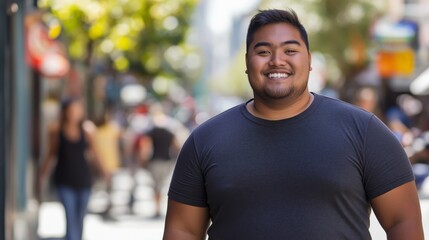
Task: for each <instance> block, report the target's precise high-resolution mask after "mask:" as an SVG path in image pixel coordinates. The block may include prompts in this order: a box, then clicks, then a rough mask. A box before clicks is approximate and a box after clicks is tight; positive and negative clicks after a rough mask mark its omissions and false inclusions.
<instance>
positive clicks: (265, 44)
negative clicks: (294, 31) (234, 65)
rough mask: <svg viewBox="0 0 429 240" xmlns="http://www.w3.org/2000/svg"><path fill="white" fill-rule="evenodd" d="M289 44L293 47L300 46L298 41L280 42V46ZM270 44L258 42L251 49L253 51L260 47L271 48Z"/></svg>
mask: <svg viewBox="0 0 429 240" xmlns="http://www.w3.org/2000/svg"><path fill="white" fill-rule="evenodd" d="M289 44H295V45H298V46H301V43H300V42H298V41H296V40H288V41H284V42H282V43H281V44H280V45H282V46H283V45H289ZM271 45H272V44H271V43H269V42H258V43H256V44H255V46H254V47H253V49H255V48H258V47H261V46H268V47H269V46H271Z"/></svg>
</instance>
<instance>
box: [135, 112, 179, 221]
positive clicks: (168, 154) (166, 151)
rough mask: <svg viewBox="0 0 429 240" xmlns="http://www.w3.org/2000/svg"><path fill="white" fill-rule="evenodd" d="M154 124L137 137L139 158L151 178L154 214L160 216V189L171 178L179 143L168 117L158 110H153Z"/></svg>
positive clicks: (156, 216) (155, 216)
mask: <svg viewBox="0 0 429 240" xmlns="http://www.w3.org/2000/svg"><path fill="white" fill-rule="evenodd" d="M152 115H153V124H154V126H153V127H152V129H150V130H149V131H148V132H146V133H145V134H143V135H142V136H141V137H140V139H139V147H138V149H139V158H140V162H141V164H142V165H143V166H145V167H146V168H147V170H148V171H149V172H150V174H151V176H152V179H153V190H154V198H155V199H154V200H155V214H154V216H153V218H159V217H161V199H162V192H163V191H162V190H163V188H164V186H166V185H167V183H168V182H169V180H170V179H171V174H172V172H173V168H174V165H175V162H176V161H175V158H176V155H177V153H178V151H179V144H178V142H177V139H176V137H175V135H174V134H173V133H172V132H171V130H169V126H168V124H169V123H170V121H169V118H168V117H167V116H166V114H165V113H163V112H162V111H160V110H157V111H154V112H153V114H152Z"/></svg>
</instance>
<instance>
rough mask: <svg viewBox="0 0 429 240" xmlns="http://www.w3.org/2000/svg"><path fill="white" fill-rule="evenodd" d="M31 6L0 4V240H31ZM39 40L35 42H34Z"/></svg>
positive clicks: (36, 101)
mask: <svg viewBox="0 0 429 240" xmlns="http://www.w3.org/2000/svg"><path fill="white" fill-rule="evenodd" d="M35 4H36V2H35V1H33V0H6V1H1V2H0V57H1V60H0V80H1V86H0V91H1V93H0V96H1V100H0V136H1V140H0V214H1V220H0V239H8V240H9V239H23V240H24V239H28V240H31V239H36V238H37V234H36V229H37V217H38V216H37V208H38V204H37V196H36V190H35V189H36V186H35V183H36V181H35V179H36V176H35V175H36V169H37V164H38V160H39V157H40V156H39V155H40V149H41V148H40V102H41V101H40V97H41V95H40V87H41V81H40V75H39V73H38V72H37V70H36V69H35V68H32V67H30V65H29V64H28V57H29V56H28V49H27V45H28V43H29V42H31V43H38V41H39V39H38V38H39V37H37V38H34V36H33V39H28V33H27V32H26V21H27V20H28V16H29V15H31V14H32V13H33V12H34V11H35ZM40 38H41V37H40Z"/></svg>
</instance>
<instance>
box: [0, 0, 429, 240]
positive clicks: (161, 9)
mask: <svg viewBox="0 0 429 240" xmlns="http://www.w3.org/2000/svg"><path fill="white" fill-rule="evenodd" d="M286 7H288V8H292V9H294V10H295V11H296V12H297V13H298V16H300V19H301V21H302V22H303V24H304V26H306V28H307V31H308V33H309V38H310V50H311V52H312V55H313V63H312V66H313V71H312V72H311V75H310V81H309V85H310V90H311V91H313V92H316V93H319V94H323V95H326V96H329V97H333V98H338V99H342V100H344V101H347V102H350V103H352V104H355V105H357V106H359V107H362V108H364V109H366V110H367V111H371V112H373V113H375V114H376V115H377V116H378V117H379V118H380V119H382V120H383V121H384V122H385V123H386V125H387V126H388V127H389V128H390V129H391V130H392V132H393V133H394V134H395V135H396V136H397V138H398V140H400V141H401V143H402V145H403V147H404V149H405V151H406V152H407V154H408V156H409V158H410V161H411V163H412V164H413V169H414V171H415V175H416V183H417V186H418V188H419V194H420V197H421V203H422V211H423V213H424V220H425V230H426V229H427V230H428V231H429V225H428V224H429V220H428V219H427V218H426V215H427V214H429V206H428V202H426V201H427V200H426V198H427V196H429V182H428V181H425V180H426V177H427V176H428V175H429V167H428V166H429V165H428V164H429V0H380V1H373V0H350V1H341V0H278V1H276V0H234V1H228V0H174V1H173V0H138V1H131V0H103V1H99V0H80V1H72V0H3V1H0V80H1V82H0V84H1V86H0V96H1V99H0V215H1V216H2V218H1V219H0V239H7V240H9V239H10V240H12V239H16V240H21V239H23V240H33V239H61V238H62V237H63V235H64V233H65V220H64V211H63V209H62V205H61V204H59V202H58V197H57V194H56V190H55V188H54V187H52V181H50V183H48V186H47V187H46V188H45V189H44V190H40V189H39V188H37V186H36V185H37V184H36V183H37V178H38V172H39V166H40V164H41V162H42V160H43V159H44V158H45V156H46V154H47V149H48V142H49V139H48V138H49V136H48V129H49V126H50V124H52V123H53V122H55V121H57V120H58V118H59V109H60V103H61V101H62V99H64V98H65V97H80V98H83V99H84V105H85V112H86V118H87V119H88V120H90V121H92V122H94V123H96V126H97V128H98V129H100V128H101V127H100V126H101V124H98V123H100V119H104V117H105V116H106V115H108V116H109V120H108V121H109V122H112V123H114V124H115V126H116V128H117V129H119V130H118V131H119V134H118V139H117V140H118V141H117V147H118V152H119V153H118V159H117V162H118V164H117V165H118V166H117V167H116V168H115V171H114V173H113V174H112V183H111V185H110V186H106V183H104V182H103V181H102V180H100V179H96V181H95V182H94V185H93V188H92V193H91V197H90V201H89V206H88V215H87V217H86V219H85V228H84V239H86V240H95V239H161V236H162V228H163V224H164V222H163V216H164V214H165V204H166V198H165V190H166V188H167V187H168V186H165V187H164V188H163V190H162V192H161V200H160V203H161V206H160V213H159V214H157V210H156V209H157V207H156V200H154V196H155V193H154V189H153V184H154V179H153V178H152V175H151V171H150V170H149V169H148V168H147V167H145V166H144V164H139V161H140V160H139V159H140V158H141V156H140V154H142V152H145V151H144V148H145V146H146V145H145V144H144V139H145V138H144V137H145V136H146V135H147V133H148V132H149V131H150V130H151V129H152V128H154V126H155V125H156V116H158V115H159V113H160V112H161V113H162V114H163V116H164V118H165V119H168V121H167V122H168V124H167V125H168V126H167V125H166V127H165V128H166V129H168V130H169V131H170V132H171V133H172V134H173V135H174V137H175V138H176V139H177V142H178V144H179V145H180V144H181V143H183V141H184V140H185V139H186V137H187V136H188V134H189V132H190V131H192V129H193V128H195V127H196V126H198V125H199V124H201V123H202V122H204V121H205V120H207V119H208V118H210V117H211V116H213V115H215V114H218V113H220V112H222V111H224V110H226V109H228V108H230V107H232V106H234V105H236V104H239V103H242V102H243V101H245V100H246V99H249V98H250V97H251V89H250V87H249V85H248V82H247V78H246V75H245V74H244V70H245V61H244V54H245V44H244V43H245V37H246V36H245V35H246V30H247V26H248V23H249V21H250V18H251V16H253V14H254V13H255V12H256V11H257V10H258V9H267V8H286ZM142 149H143V150H142ZM101 151H103V150H101ZM136 163H137V164H136ZM77 177H79V176H77ZM165 185H168V183H167V184H165ZM107 208H109V213H108V214H107V215H106V211H105V210H106V209H107ZM154 214H155V217H154ZM372 219H373V218H372ZM374 226H375V227H372V230H371V231H373V233H374V235H373V238H374V239H385V236H384V235H383V233H382V231H381V230H380V228H379V226H378V227H377V223H374ZM374 236H375V237H374Z"/></svg>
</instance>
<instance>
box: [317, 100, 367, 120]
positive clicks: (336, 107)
mask: <svg viewBox="0 0 429 240" xmlns="http://www.w3.org/2000/svg"><path fill="white" fill-rule="evenodd" d="M319 97H320V98H321V99H322V100H321V102H323V104H321V105H322V110H323V111H324V112H327V113H331V114H337V115H338V117H351V116H353V117H362V118H366V119H367V118H371V117H372V116H373V115H374V114H372V113H370V112H367V111H365V110H363V109H362V108H359V107H358V106H355V105H353V104H351V103H348V102H345V101H343V100H340V99H336V98H330V97H326V96H323V95H319Z"/></svg>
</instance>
